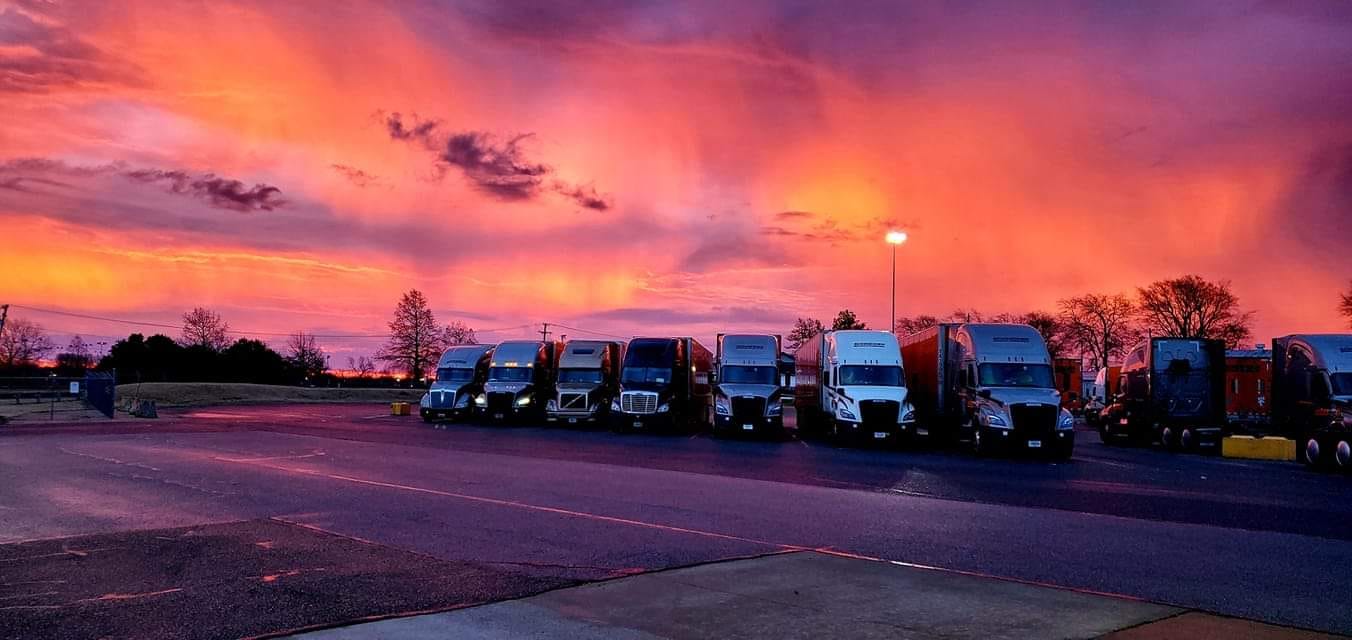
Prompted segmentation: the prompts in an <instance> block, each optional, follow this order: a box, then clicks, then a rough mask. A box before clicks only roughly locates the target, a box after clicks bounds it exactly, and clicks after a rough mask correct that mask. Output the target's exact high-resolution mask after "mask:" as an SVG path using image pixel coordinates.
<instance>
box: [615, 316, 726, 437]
mask: <svg viewBox="0 0 1352 640" xmlns="http://www.w3.org/2000/svg"><path fill="white" fill-rule="evenodd" d="M712 371H713V354H712V353H710V352H709V349H708V348H706V347H705V346H704V345H702V344H700V343H699V341H698V340H695V339H694V338H691V337H677V338H634V339H633V340H630V341H629V348H628V349H626V350H625V353H624V362H623V365H622V366H621V367H620V397H619V398H617V399H616V400H614V401H612V402H611V405H610V410H611V415H612V418H611V426H612V428H613V429H614V430H616V431H620V432H624V431H630V430H634V429H638V430H644V429H675V430H682V431H683V430H689V429H705V428H707V427H708V426H709V424H710V423H711V422H712V420H713V412H714V407H713V380H711V374H712Z"/></svg>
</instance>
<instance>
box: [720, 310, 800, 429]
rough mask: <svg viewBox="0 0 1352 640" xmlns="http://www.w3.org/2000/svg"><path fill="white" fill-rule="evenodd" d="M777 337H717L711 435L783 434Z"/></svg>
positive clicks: (753, 335)
mask: <svg viewBox="0 0 1352 640" xmlns="http://www.w3.org/2000/svg"><path fill="white" fill-rule="evenodd" d="M781 342H782V340H781V339H780V337H779V336H775V335H768V334H761V335H755V334H730V335H728V334H721V333H720V334H718V342H717V345H716V346H715V350H714V373H715V376H714V381H715V384H714V434H715V435H733V434H748V435H752V434H754V435H770V436H780V435H782V434H783V432H784V405H783V402H782V400H781V392H782V389H783V387H782V386H781V385H780V374H779V345H780V343H781Z"/></svg>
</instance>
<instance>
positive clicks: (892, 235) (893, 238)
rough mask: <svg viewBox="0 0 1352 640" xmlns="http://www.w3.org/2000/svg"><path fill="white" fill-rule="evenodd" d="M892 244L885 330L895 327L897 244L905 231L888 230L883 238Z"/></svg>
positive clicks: (903, 238)
mask: <svg viewBox="0 0 1352 640" xmlns="http://www.w3.org/2000/svg"><path fill="white" fill-rule="evenodd" d="M885 239H886V240H887V244H890V245H892V315H891V317H889V318H888V319H887V330H888V331H891V332H893V333H895V332H896V329H897V245H899V244H901V243H903V242H906V232H905V231H888V232H887V236H886V238H885Z"/></svg>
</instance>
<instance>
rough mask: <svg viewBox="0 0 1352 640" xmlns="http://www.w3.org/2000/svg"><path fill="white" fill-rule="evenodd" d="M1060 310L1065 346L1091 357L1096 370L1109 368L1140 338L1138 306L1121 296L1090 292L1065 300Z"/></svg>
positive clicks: (1061, 302)
mask: <svg viewBox="0 0 1352 640" xmlns="http://www.w3.org/2000/svg"><path fill="white" fill-rule="evenodd" d="M1057 304H1058V306H1060V307H1061V314H1060V319H1061V324H1062V326H1063V327H1064V331H1065V333H1064V335H1065V340H1066V342H1065V344H1067V345H1069V346H1071V347H1074V348H1076V349H1078V350H1079V351H1080V352H1081V353H1087V354H1089V356H1090V363H1091V365H1092V366H1094V367H1106V366H1108V361H1109V360H1111V359H1112V358H1113V357H1114V356H1120V355H1122V353H1123V352H1124V351H1126V349H1127V348H1129V347H1131V346H1132V345H1133V344H1134V343H1135V341H1136V340H1137V339H1138V338H1139V337H1140V335H1141V332H1140V329H1139V327H1138V325H1137V324H1136V307H1135V306H1134V305H1133V304H1132V303H1131V300H1130V299H1129V298H1127V297H1126V296H1124V295H1122V294H1115V295H1104V294H1095V293H1090V294H1086V295H1082V296H1077V297H1074V298H1066V299H1064V300H1061V301H1060V302H1059V303H1057Z"/></svg>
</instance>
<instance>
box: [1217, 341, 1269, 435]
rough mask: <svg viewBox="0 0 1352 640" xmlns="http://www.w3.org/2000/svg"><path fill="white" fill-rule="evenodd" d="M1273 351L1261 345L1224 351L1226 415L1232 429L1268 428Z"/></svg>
mask: <svg viewBox="0 0 1352 640" xmlns="http://www.w3.org/2000/svg"><path fill="white" fill-rule="evenodd" d="M1271 395H1272V352H1271V351H1269V350H1267V349H1266V348H1265V347H1264V345H1261V344H1260V345H1257V348H1255V349H1231V350H1229V351H1226V352H1225V418H1226V421H1227V422H1229V427H1230V430H1231V431H1236V432H1246V433H1257V434H1261V433H1265V432H1267V431H1268V430H1269V427H1270V423H1271V420H1270V417H1271V413H1270V410H1271V407H1272V403H1271V402H1270V396H1271Z"/></svg>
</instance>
